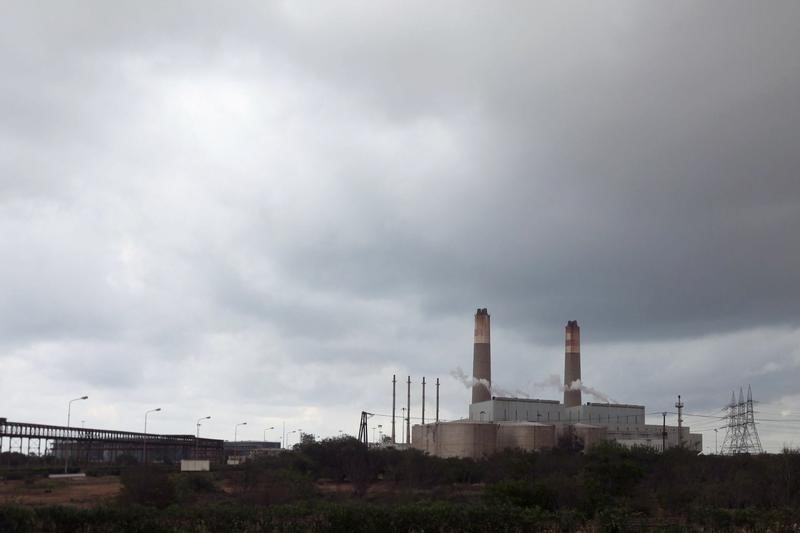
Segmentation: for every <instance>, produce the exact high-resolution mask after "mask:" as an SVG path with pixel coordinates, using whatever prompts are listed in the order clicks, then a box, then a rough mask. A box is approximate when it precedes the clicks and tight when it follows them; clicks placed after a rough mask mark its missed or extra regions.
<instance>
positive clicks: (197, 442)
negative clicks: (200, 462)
mask: <svg viewBox="0 0 800 533" xmlns="http://www.w3.org/2000/svg"><path fill="white" fill-rule="evenodd" d="M209 419H211V415H209V416H204V417H203V418H198V419H197V436H196V437H195V439H194V458H195V459H197V456H198V455H199V450H200V425H201V424H200V421H201V420H209Z"/></svg>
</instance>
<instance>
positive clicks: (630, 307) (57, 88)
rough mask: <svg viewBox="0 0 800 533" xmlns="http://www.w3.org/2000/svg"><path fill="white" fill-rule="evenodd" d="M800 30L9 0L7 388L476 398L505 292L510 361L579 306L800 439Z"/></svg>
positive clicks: (771, 441)
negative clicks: (459, 377)
mask: <svg viewBox="0 0 800 533" xmlns="http://www.w3.org/2000/svg"><path fill="white" fill-rule="evenodd" d="M798 50H800V5H798V4H797V3H796V2H779V1H774V2H769V3H766V4H764V3H754V2H750V1H741V2H739V1H728V0H726V1H718V2H710V1H705V2H697V1H694V0H693V1H670V2H640V1H630V2H618V1H617V2H613V1H610V2H598V3H587V2H564V1H561V0H559V1H553V2H516V3H515V2H505V3H497V2H490V3H487V2H461V1H460V2H436V3H431V2H409V1H402V2H298V1H287V2H261V1H258V2H244V1H242V2H235V3H232V4H231V3H228V2H213V3H207V2H197V1H186V2H160V1H159V2H127V3H117V2H105V1H97V2H69V3H67V2H55V1H54V2H49V3H48V2H28V1H19V2H14V1H12V2H5V3H4V9H3V16H2V17H0V69H2V74H0V254H1V255H0V257H2V261H0V295H1V296H0V416H4V417H7V418H9V419H10V420H18V421H32V422H40V423H49V424H65V423H66V411H67V402H68V400H69V399H71V398H75V397H77V396H81V395H84V394H86V395H88V396H89V400H87V401H85V402H81V403H79V404H74V405H73V419H72V420H73V423H74V424H77V423H78V422H81V421H84V420H85V424H86V426H87V427H103V428H115V429H127V430H141V429H142V426H143V417H144V412H145V411H146V410H148V409H152V408H155V407H161V408H163V412H162V413H158V414H156V415H152V416H151V417H150V424H149V428H148V429H150V430H152V431H154V432H163V433H193V432H194V430H195V425H194V424H195V421H196V419H198V418H200V417H202V416H206V415H211V416H212V419H211V420H209V421H207V422H206V424H205V425H204V426H203V428H202V430H201V434H203V435H205V436H209V437H216V438H226V439H232V438H233V433H234V425H235V424H236V423H238V422H243V421H247V422H248V426H247V427H241V428H239V437H240V438H247V439H261V438H263V435H264V432H263V430H264V429H265V428H267V427H270V426H275V427H278V428H280V427H282V423H283V422H284V421H285V423H286V429H287V432H289V431H292V430H296V429H298V428H302V429H303V430H304V431H305V432H310V433H315V434H318V435H321V436H331V435H336V434H338V431H339V430H343V431H344V432H345V433H355V432H357V429H358V422H359V416H360V412H361V411H362V410H368V411H374V412H377V413H390V412H391V379H392V374H395V373H396V374H397V375H398V378H399V380H402V381H405V378H406V376H408V375H411V376H412V381H414V383H415V385H414V389H413V394H412V396H413V398H414V399H413V402H412V403H413V404H414V405H413V406H412V410H413V411H414V416H419V396H420V386H419V385H418V383H419V381H420V380H421V378H422V376H426V377H427V379H428V382H429V383H430V382H432V381H434V380H435V379H436V378H437V377H438V378H439V379H440V380H441V382H442V389H441V394H442V404H441V416H442V418H446V419H453V418H458V417H462V416H466V414H467V405H468V402H469V398H470V392H469V390H467V389H466V388H464V387H463V386H462V385H460V384H459V382H458V381H456V380H455V379H453V378H452V377H450V372H451V371H452V370H454V369H455V368H457V367H461V368H463V369H466V370H467V371H469V370H471V365H472V361H471V358H472V326H473V314H474V312H475V309H476V308H478V307H487V308H488V309H489V312H490V314H491V315H492V326H493V331H492V341H493V346H492V356H493V376H494V378H495V384H496V385H498V386H500V387H502V388H504V389H507V390H514V389H520V390H523V391H526V392H527V393H528V394H531V395H533V396H535V397H543V398H559V397H560V394H559V392H558V391H557V390H555V389H548V388H546V387H543V386H537V385H536V384H537V383H539V382H541V381H543V380H545V379H547V377H548V376H549V375H550V374H559V375H560V374H561V373H562V372H563V334H564V325H565V324H566V322H567V320H570V319H576V320H578V321H579V323H580V325H581V329H582V340H583V346H582V354H583V359H582V363H583V378H584V382H585V383H586V384H587V385H589V386H592V387H594V388H597V389H599V390H601V391H603V392H605V393H606V394H609V395H610V396H612V397H613V398H615V399H617V400H618V401H621V402H625V403H637V404H644V405H646V406H647V412H648V413H650V412H660V411H664V410H667V411H674V407H672V406H673V404H674V402H675V400H676V398H675V397H676V396H677V395H678V394H681V395H682V397H683V398H684V401H685V403H686V410H687V411H688V412H690V413H700V414H715V413H716V414H721V413H720V411H719V410H720V408H721V407H723V405H724V404H725V403H726V402H727V401H728V400H729V399H730V392H731V390H733V389H734V388H735V389H736V390H737V391H738V388H739V387H740V386H744V387H745V389H746V387H747V385H748V384H752V386H753V393H754V396H755V398H756V399H757V400H759V401H760V402H761V403H760V404H759V410H760V411H761V413H760V415H759V416H761V417H762V418H765V419H771V420H780V419H784V421H783V422H772V421H769V422H767V421H765V422H764V423H762V424H761V425H760V426H759V431H760V433H761V438H762V441H763V443H764V444H765V446H766V447H767V448H768V449H770V450H772V451H775V450H778V449H780V448H781V446H783V445H784V444H789V445H792V446H800V388H799V387H798V381H800V284H798V275H799V274H800V238H799V237H798V228H800V175H799V173H798V169H800V99H799V98H800V54H798ZM428 390H429V399H430V398H431V397H432V396H433V389H432V388H429V389H428ZM404 392H405V391H404V390H403V395H404ZM585 399H587V398H585ZM588 399H590V398H588ZM427 409H428V411H427V412H428V417H430V416H431V413H432V412H433V409H434V406H433V403H432V402H430V403H429V404H428V408H427ZM398 411H399V406H398ZM656 420H657V421H659V422H660V416H658V417H653V421H656ZM674 420H675V418H674V417H671V422H673V423H674ZM371 422H372V424H373V425H374V426H376V425H377V424H382V425H383V429H384V431H387V430H388V427H389V420H388V419H385V418H375V419H373V421H371ZM687 422H688V423H690V424H691V425H693V426H696V427H697V428H699V429H704V430H705V448H706V451H708V450H711V451H713V446H714V433H713V427H715V422H714V420H713V419H707V418H688V417H687ZM398 433H399V429H398ZM279 436H280V431H275V430H273V431H269V432H267V438H270V439H272V440H277V439H278V438H279ZM722 436H723V435H722V431H721V432H720V435H719V437H720V440H719V442H720V444H721V443H722ZM290 438H293V439H296V434H294V435H290ZM290 442H291V441H290Z"/></svg>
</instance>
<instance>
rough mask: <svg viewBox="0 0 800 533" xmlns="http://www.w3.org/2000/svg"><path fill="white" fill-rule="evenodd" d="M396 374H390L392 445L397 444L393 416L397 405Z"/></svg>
mask: <svg viewBox="0 0 800 533" xmlns="http://www.w3.org/2000/svg"><path fill="white" fill-rule="evenodd" d="M396 400H397V374H392V444H397V440H395V434H394V416H395V409H396V405H397V401H396Z"/></svg>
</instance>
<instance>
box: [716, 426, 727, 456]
mask: <svg viewBox="0 0 800 533" xmlns="http://www.w3.org/2000/svg"><path fill="white" fill-rule="evenodd" d="M718 431H719V429H718V428H714V455H717V454H718V453H719V452H717V432H718ZM723 444H725V443H723Z"/></svg>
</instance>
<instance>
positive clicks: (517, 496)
mask: <svg viewBox="0 0 800 533" xmlns="http://www.w3.org/2000/svg"><path fill="white" fill-rule="evenodd" d="M484 495H485V496H486V498H487V499H488V500H489V501H490V502H491V503H494V504H501V505H503V504H505V505H513V506H515V507H539V508H541V509H545V510H547V511H554V510H555V509H556V507H557V500H556V495H555V493H553V491H551V490H550V489H549V488H548V487H547V486H546V485H544V484H543V483H538V482H531V481H523V480H513V479H509V480H504V481H500V482H498V483H495V484H493V485H489V486H488V487H486V491H485V493H484Z"/></svg>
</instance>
